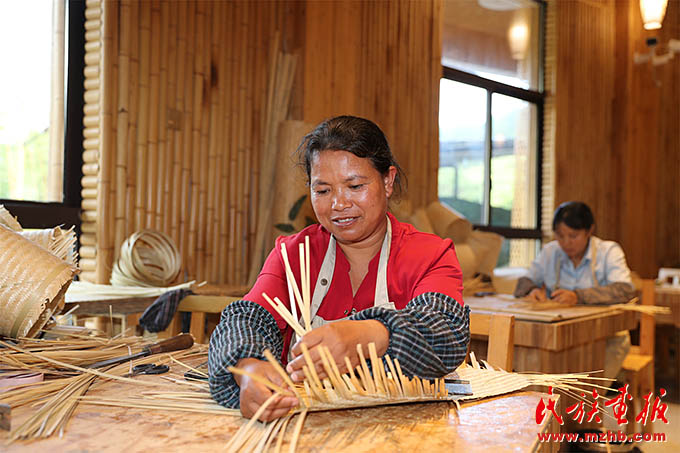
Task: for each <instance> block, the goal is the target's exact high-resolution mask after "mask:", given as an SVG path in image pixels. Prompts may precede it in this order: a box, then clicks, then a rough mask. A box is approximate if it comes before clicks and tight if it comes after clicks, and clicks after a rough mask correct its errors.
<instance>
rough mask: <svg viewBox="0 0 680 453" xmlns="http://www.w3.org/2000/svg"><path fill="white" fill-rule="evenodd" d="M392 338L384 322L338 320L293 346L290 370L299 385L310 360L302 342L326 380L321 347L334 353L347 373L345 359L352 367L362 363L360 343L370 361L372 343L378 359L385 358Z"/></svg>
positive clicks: (339, 367)
mask: <svg viewBox="0 0 680 453" xmlns="http://www.w3.org/2000/svg"><path fill="white" fill-rule="evenodd" d="M389 339H390V337H389V332H388V330H387V328H386V327H385V326H384V325H383V323H381V322H380V321H376V320H365V321H351V320H343V321H335V322H332V323H329V324H326V325H324V326H321V327H318V328H316V329H314V330H312V331H311V332H309V333H307V334H306V335H305V336H304V337H302V338H301V339H300V340H299V341H298V342H297V343H296V344H295V345H294V346H293V348H292V349H291V351H292V353H293V356H294V357H295V359H294V360H292V361H291V362H290V363H288V367H287V368H286V371H288V373H290V375H291V378H292V379H293V381H296V382H299V381H302V380H303V379H304V377H305V376H304V373H303V370H302V367H303V365H305V364H306V361H305V358H304V356H303V355H302V348H301V344H302V343H304V344H305V345H307V348H309V354H310V356H311V358H312V362H314V366H315V368H316V372H317V373H318V374H319V377H320V378H322V379H323V378H324V377H326V373H325V372H324V368H323V361H322V359H321V355H320V354H319V346H325V347H327V348H328V349H329V350H330V353H331V356H332V357H333V360H335V363H336V364H337V366H338V369H339V371H340V372H341V373H343V372H346V371H347V366H346V365H345V357H347V358H349V360H350V362H351V364H352V367H355V366H356V365H358V364H359V354H358V353H357V345H358V344H360V345H362V346H363V352H364V356H365V357H366V359H367V360H368V344H369V343H371V342H373V343H375V347H376V352H377V353H378V357H381V356H382V355H383V354H385V351H387V347H388V346H389Z"/></svg>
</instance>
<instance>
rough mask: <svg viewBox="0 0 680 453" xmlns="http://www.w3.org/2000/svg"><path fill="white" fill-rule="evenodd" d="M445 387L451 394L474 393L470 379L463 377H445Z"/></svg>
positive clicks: (465, 394) (464, 394)
mask: <svg viewBox="0 0 680 453" xmlns="http://www.w3.org/2000/svg"><path fill="white" fill-rule="evenodd" d="M444 387H446V390H448V392H449V394H450V395H461V396H469V395H472V394H473V393H472V387H470V381H465V380H463V379H444Z"/></svg>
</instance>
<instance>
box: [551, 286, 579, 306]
mask: <svg viewBox="0 0 680 453" xmlns="http://www.w3.org/2000/svg"><path fill="white" fill-rule="evenodd" d="M550 299H552V300H554V301H555V302H559V303H560V304H564V305H576V303H577V302H578V296H577V295H576V293H575V292H574V291H569V290H568V289H558V290H556V291H553V293H552V294H551V295H550Z"/></svg>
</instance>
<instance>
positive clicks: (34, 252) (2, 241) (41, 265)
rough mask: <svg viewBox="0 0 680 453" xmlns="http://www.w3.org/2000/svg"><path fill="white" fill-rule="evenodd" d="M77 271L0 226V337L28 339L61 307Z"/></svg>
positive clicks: (39, 247)
mask: <svg viewBox="0 0 680 453" xmlns="http://www.w3.org/2000/svg"><path fill="white" fill-rule="evenodd" d="M77 272H78V270H77V269H76V268H75V267H74V266H72V265H70V264H69V263H67V262H65V261H63V260H61V259H59V258H58V257H56V256H55V255H53V254H52V253H50V252H49V251H48V250H46V249H45V248H43V247H41V246H39V245H37V244H35V243H34V242H32V241H30V240H29V239H27V238H25V237H23V236H22V235H21V234H20V233H18V232H16V231H13V230H12V229H10V228H7V227H6V226H4V225H0V313H2V317H0V335H5V336H8V337H11V338H17V337H32V336H35V334H36V333H37V332H38V331H39V330H40V329H41V328H42V327H43V326H44V325H45V323H47V321H48V320H49V319H50V317H51V316H52V314H53V313H55V312H57V311H58V310H61V309H62V308H63V307H64V293H65V292H66V290H67V289H68V286H69V285H70V284H71V281H72V279H73V276H74V275H75V274H76V273H77Z"/></svg>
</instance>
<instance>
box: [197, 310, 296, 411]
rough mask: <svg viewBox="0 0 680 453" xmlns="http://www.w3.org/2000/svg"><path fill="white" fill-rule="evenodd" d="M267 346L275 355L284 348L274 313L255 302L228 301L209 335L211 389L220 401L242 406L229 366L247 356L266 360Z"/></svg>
mask: <svg viewBox="0 0 680 453" xmlns="http://www.w3.org/2000/svg"><path fill="white" fill-rule="evenodd" d="M265 349H269V350H270V351H271V352H272V354H274V357H279V356H281V353H282V351H283V336H282V335H281V331H280V330H279V328H278V326H277V325H276V321H275V320H274V317H273V316H272V315H271V314H270V313H269V312H268V311H267V310H265V309H264V308H263V307H262V306H260V305H258V304H256V303H254V302H250V301H247V300H239V301H236V302H233V303H231V304H229V305H228V306H227V308H225V309H224V311H222V318H221V319H220V323H219V324H218V325H217V327H216V328H215V331H214V332H213V334H212V336H211V337H210V349H209V351H208V370H209V376H210V377H209V383H210V393H211V394H212V397H213V399H214V400H215V401H217V403H219V404H221V405H222V406H226V407H232V408H238V407H239V387H238V385H237V384H236V381H235V380H234V376H233V375H232V374H231V373H230V372H229V371H228V370H227V367H229V366H234V365H236V362H238V361H239V360H241V359H243V358H246V357H252V358H255V359H260V360H265V357H264V351H265Z"/></svg>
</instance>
